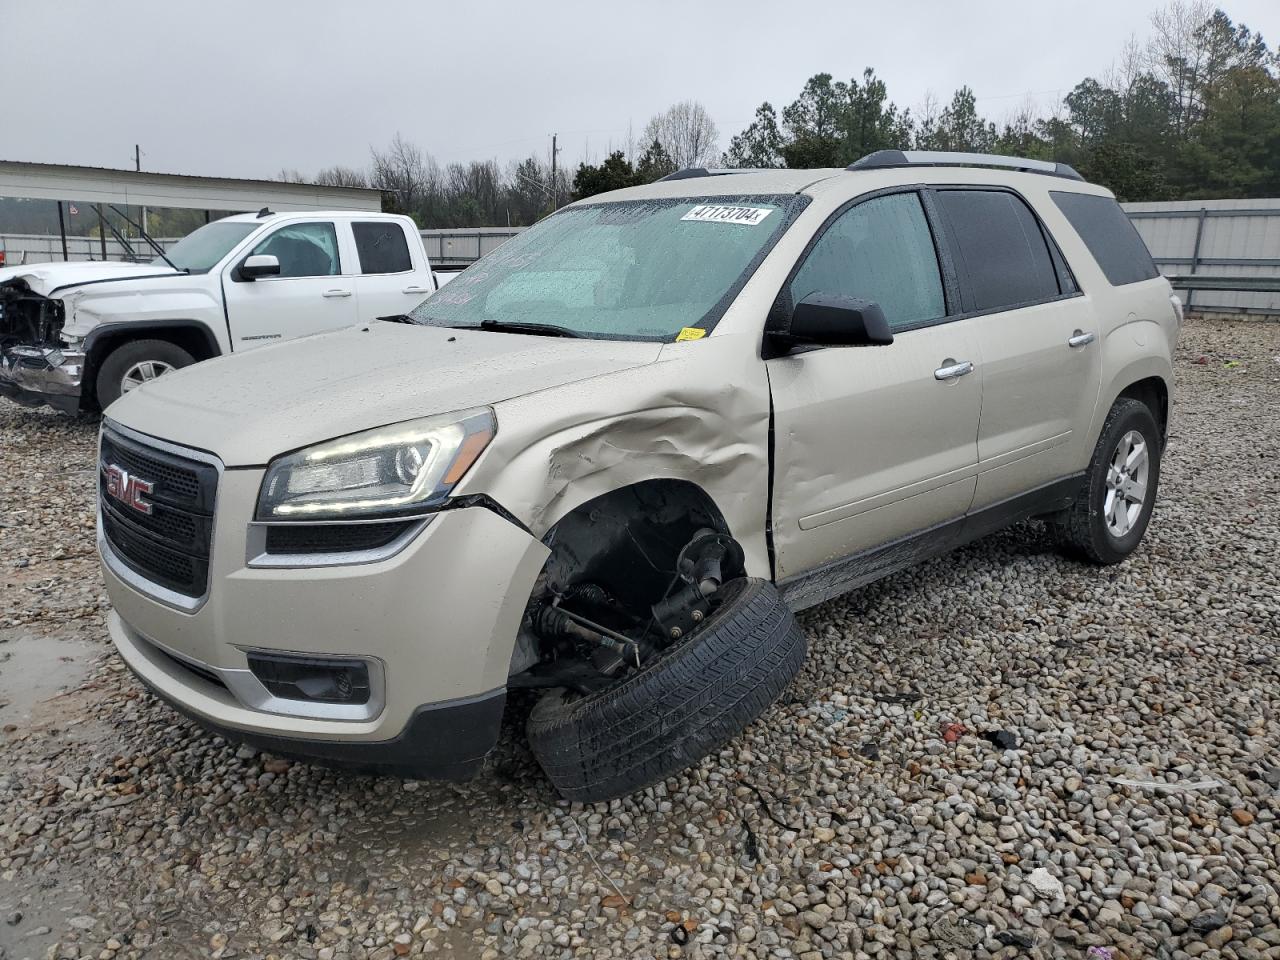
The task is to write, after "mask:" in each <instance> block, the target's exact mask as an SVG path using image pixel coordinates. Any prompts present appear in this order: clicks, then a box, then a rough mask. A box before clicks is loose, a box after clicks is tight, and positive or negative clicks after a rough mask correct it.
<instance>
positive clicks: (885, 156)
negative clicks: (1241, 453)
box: [845, 150, 1084, 180]
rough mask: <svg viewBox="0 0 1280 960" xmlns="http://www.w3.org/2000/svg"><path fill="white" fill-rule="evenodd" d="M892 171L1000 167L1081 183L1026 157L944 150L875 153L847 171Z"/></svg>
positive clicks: (1070, 173) (1059, 167) (1062, 169)
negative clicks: (901, 169) (917, 168)
mask: <svg viewBox="0 0 1280 960" xmlns="http://www.w3.org/2000/svg"><path fill="white" fill-rule="evenodd" d="M893 167H1001V168H1003V169H1006V170H1019V171H1021V172H1023V173H1043V174H1046V175H1048V176H1050V177H1062V178H1064V179H1066V180H1084V177H1082V176H1080V174H1079V173H1077V172H1076V171H1075V170H1074V169H1072V167H1071V166H1069V165H1068V164H1065V163H1054V162H1052V161H1050V160H1032V159H1030V158H1028V157H1002V156H1000V155H999V154H994V153H950V152H948V151H945V150H877V151H876V152H875V153H869V154H867V155H866V156H865V157H863V158H862V159H861V160H856V161H854V162H853V163H851V164H849V166H847V167H845V169H846V170H884V169H889V168H893Z"/></svg>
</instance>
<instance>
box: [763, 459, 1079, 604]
mask: <svg viewBox="0 0 1280 960" xmlns="http://www.w3.org/2000/svg"><path fill="white" fill-rule="evenodd" d="M1084 482H1085V474H1084V473H1083V472H1081V473H1075V474H1071V475H1070V476H1066V477H1063V478H1062V479H1060V480H1055V481H1052V482H1051V483H1047V484H1045V485H1043V486H1040V487H1037V488H1036V489H1034V490H1030V491H1028V492H1027V493H1022V494H1018V495H1017V496H1014V497H1010V498H1009V499H1007V500H1002V501H1000V502H999V503H993V504H991V505H990V506H987V507H983V508H982V509H981V510H977V511H974V512H972V513H968V514H965V515H964V516H960V517H956V518H955V519H953V520H946V521H943V522H942V523H939V524H936V525H934V526H932V527H927V528H925V529H923V530H918V531H916V532H915V533H910V534H907V535H906V536H905V537H900V538H898V539H897V540H891V541H889V542H888V543H883V544H880V545H879V546H876V547H871V548H870V549H868V550H862V551H859V552H858V553H854V554H851V555H850V556H847V557H842V558H841V559H839V560H834V561H832V562H831V563H827V564H823V565H822V566H820V567H817V568H815V569H813V570H809V571H806V572H805V573H801V574H797V575H796V576H794V577H788V578H786V579H785V580H780V581H778V590H779V591H781V593H782V596H783V599H785V600H786V601H787V603H788V604H790V606H791V608H792V609H793V610H803V609H804V608H806V607H811V606H813V605H815V604H818V603H822V602H823V601H826V600H830V599H831V598H833V597H838V596H839V595H840V594H842V593H848V592H849V591H850V590H856V589H857V588H858V587H862V586H866V585H867V584H868V583H871V582H873V581H875V580H879V579H881V578H882V577H886V576H889V575H890V574H892V573H897V572H898V571H899V570H903V569H905V568H907V567H911V566H914V565H916V564H917V563H920V562H921V561H924V560H928V559H929V558H930V557H936V556H937V555H938V554H941V553H946V552H947V551H949V550H954V549H955V548H956V547H960V546H963V545H964V544H966V543H969V542H971V541H973V540H977V539H978V538H980V537H985V536H986V535H987V534H989V533H994V532H996V531H997V530H1002V529H1004V528H1005V527H1007V526H1009V525H1011V524H1014V523H1017V522H1018V521H1020V520H1026V519H1028V518H1030V517H1036V516H1041V515H1044V514H1047V513H1055V512H1057V511H1059V510H1065V509H1066V508H1067V507H1069V506H1070V505H1071V502H1072V500H1074V499H1075V496H1076V494H1077V493H1079V491H1080V488H1081V487H1082V486H1083V485H1084Z"/></svg>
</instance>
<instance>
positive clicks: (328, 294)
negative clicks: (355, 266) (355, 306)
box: [320, 290, 351, 299]
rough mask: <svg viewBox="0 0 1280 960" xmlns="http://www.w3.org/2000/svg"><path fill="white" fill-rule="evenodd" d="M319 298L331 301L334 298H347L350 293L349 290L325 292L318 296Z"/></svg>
mask: <svg viewBox="0 0 1280 960" xmlns="http://www.w3.org/2000/svg"><path fill="white" fill-rule="evenodd" d="M320 296H322V297H328V298H330V299H333V298H335V297H349V296H351V291H350V290H326V291H325V292H324V293H322V294H320Z"/></svg>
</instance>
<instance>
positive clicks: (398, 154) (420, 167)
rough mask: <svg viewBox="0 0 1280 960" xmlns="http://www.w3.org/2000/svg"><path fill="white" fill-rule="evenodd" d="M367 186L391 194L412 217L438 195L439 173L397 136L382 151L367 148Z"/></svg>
mask: <svg viewBox="0 0 1280 960" xmlns="http://www.w3.org/2000/svg"><path fill="white" fill-rule="evenodd" d="M369 153H370V156H371V164H370V170H369V185H370V186H372V187H377V188H378V189H380V190H382V191H384V192H386V193H389V194H391V196H392V197H393V198H394V202H395V205H396V207H397V208H398V209H400V210H403V211H404V212H406V213H409V214H413V213H417V212H419V211H421V210H422V209H423V208H424V207H425V206H426V203H427V201H428V199H429V198H430V197H431V196H432V195H433V194H436V193H438V192H439V183H440V171H439V168H438V167H437V166H436V162H435V160H433V159H432V158H431V157H430V156H429V155H427V154H424V153H423V152H422V151H421V150H420V149H419V148H418V146H417V144H413V143H409V142H408V141H407V140H405V139H404V138H403V137H402V136H400V134H399V133H397V134H396V135H395V137H394V138H393V139H392V141H391V145H390V146H389V147H388V148H387V149H386V150H385V151H379V150H376V149H372V148H370V151H369Z"/></svg>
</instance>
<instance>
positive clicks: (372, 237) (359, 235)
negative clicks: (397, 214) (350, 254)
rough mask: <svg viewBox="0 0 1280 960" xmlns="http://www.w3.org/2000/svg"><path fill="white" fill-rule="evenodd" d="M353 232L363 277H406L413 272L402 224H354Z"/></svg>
mask: <svg viewBox="0 0 1280 960" xmlns="http://www.w3.org/2000/svg"><path fill="white" fill-rule="evenodd" d="M351 229H352V231H353V232H354V233H355V235H356V252H357V253H358V254H359V255H360V272H361V273H404V272H405V271H407V270H412V269H413V260H412V259H411V258H410V256H409V245H408V244H407V243H406V242H405V239H404V230H403V229H402V228H401V226H400V224H398V223H394V222H390V221H386V222H379V223H353V224H351Z"/></svg>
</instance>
